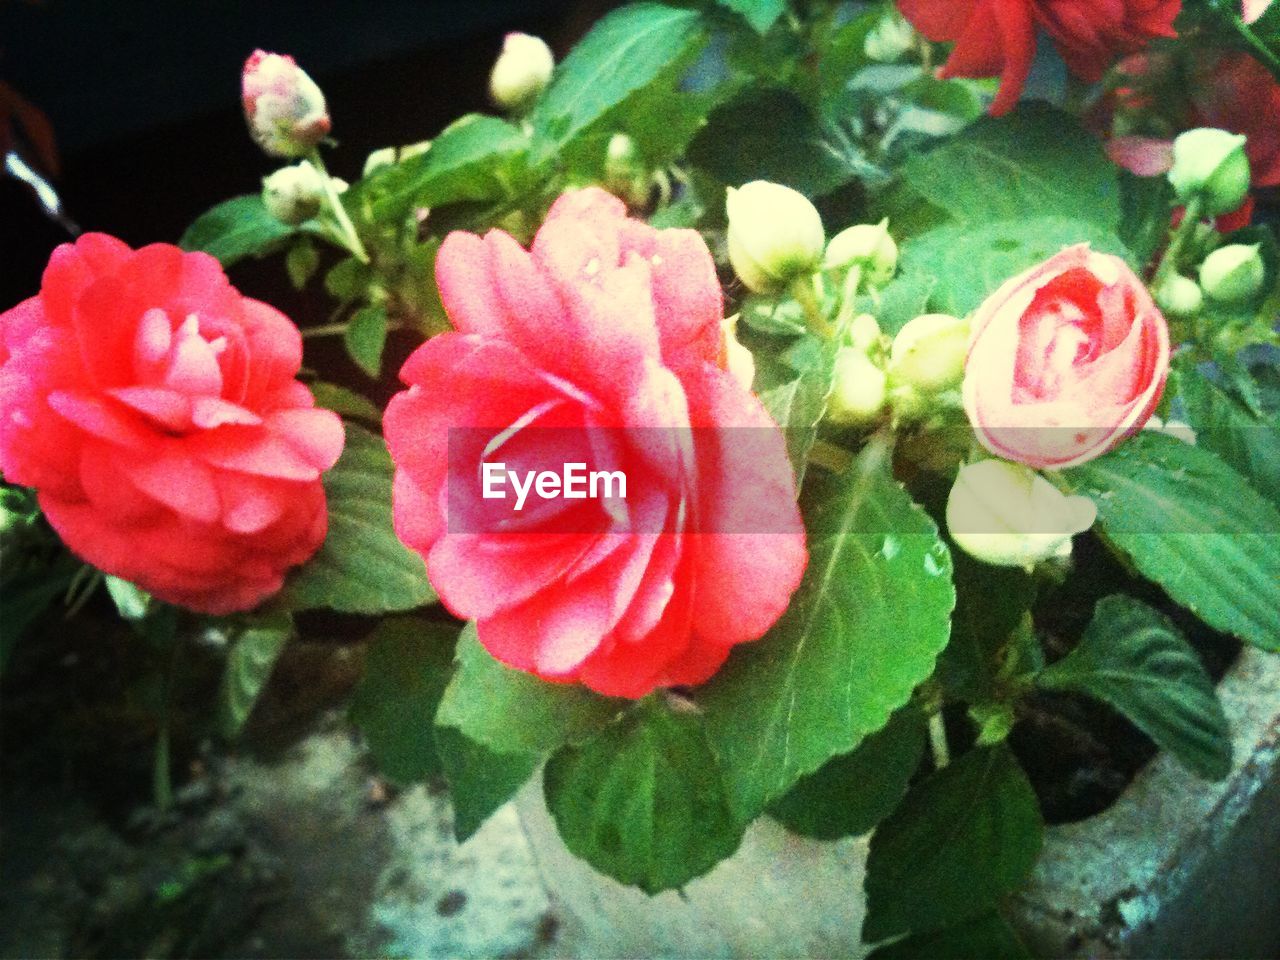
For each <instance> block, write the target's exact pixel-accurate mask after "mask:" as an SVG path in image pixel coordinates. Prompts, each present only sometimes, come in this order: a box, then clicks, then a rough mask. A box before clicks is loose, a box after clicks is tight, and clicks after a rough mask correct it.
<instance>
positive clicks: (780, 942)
mask: <svg viewBox="0 0 1280 960" xmlns="http://www.w3.org/2000/svg"><path fill="white" fill-rule="evenodd" d="M1219 691H1220V694H1221V696H1222V699H1223V704H1224V707H1225V709H1226V712H1227V717H1228V719H1229V720H1230V722H1231V728H1232V730H1233V733H1234V737H1235V757H1236V762H1235V766H1234V768H1233V770H1232V773H1231V775H1230V776H1229V777H1228V778H1227V779H1226V780H1224V781H1222V782H1221V783H1216V784H1210V783H1205V782H1203V781H1200V780H1196V779H1195V778H1193V777H1191V776H1190V775H1188V774H1187V773H1185V772H1184V771H1183V770H1182V769H1181V768H1180V767H1179V766H1178V765H1177V764H1176V763H1175V762H1173V760H1172V759H1171V758H1169V757H1168V756H1165V755H1163V754H1162V755H1160V756H1158V757H1157V758H1156V759H1155V760H1154V761H1153V762H1152V763H1151V764H1149V765H1148V766H1147V767H1145V768H1144V769H1143V770H1142V771H1141V772H1140V773H1139V775H1138V777H1137V779H1136V780H1135V781H1134V783H1133V784H1132V785H1131V786H1130V788H1129V789H1128V790H1127V791H1126V792H1125V793H1124V795H1123V796H1121V798H1120V799H1119V800H1118V801H1117V802H1116V803H1115V804H1114V805H1113V806H1112V807H1111V808H1109V809H1108V810H1106V811H1104V812H1103V813H1101V814H1099V815H1098V816H1095V817H1092V818H1090V819H1088V820H1085V821H1081V822H1080V823H1074V824H1067V825H1063V826H1059V827H1053V828H1051V829H1050V830H1049V831H1048V835H1047V837H1046V842H1045V848H1044V853H1043V855H1042V857H1041V860H1040V862H1039V865H1038V866H1037V869H1036V872H1035V874H1034V876H1033V877H1032V879H1031V881H1030V883H1029V885H1028V886H1027V888H1026V890H1025V891H1024V892H1023V893H1022V894H1020V895H1019V896H1018V897H1017V898H1016V900H1015V903H1014V918H1015V922H1016V924H1017V925H1018V927H1019V928H1020V929H1021V932H1022V934H1023V936H1024V938H1025V939H1026V941H1027V942H1028V944H1029V945H1030V946H1031V947H1032V948H1033V950H1034V952H1036V953H1037V954H1039V955H1042V956H1055V957H1057V956H1124V957H1169V956H1231V957H1274V956H1276V955H1277V952H1278V951H1280V657H1277V656H1274V655H1267V654H1263V653H1261V652H1259V651H1256V650H1253V649H1246V650H1245V651H1244V653H1243V654H1242V655H1241V657H1240V660H1239V661H1238V662H1237V663H1236V665H1235V666H1234V667H1233V668H1232V669H1231V671H1230V672H1229V673H1228V674H1227V676H1226V677H1224V679H1223V681H1222V683H1221V685H1220V687H1219ZM515 804H516V809H517V812H518V813H519V815H520V819H521V822H522V824H523V826H524V831H525V835H526V837H527V838H528V842H529V846H530V849H531V851H532V854H533V856H534V859H535V860H536V861H537V864H538V867H539V871H540V874H541V876H542V879H543V882H544V884H545V885H546V888H547V893H548V897H549V900H550V903H551V909H552V911H553V913H554V914H555V915H556V917H557V919H558V920H559V921H560V927H559V932H558V934H557V937H556V940H555V942H554V944H552V945H551V948H550V952H551V953H552V954H553V955H554V956H562V957H584V958H585V957H594V958H602V957H699V958H701V957H812V956H821V957H858V956H863V955H865V953H866V952H867V950H866V948H865V947H863V946H862V945H861V943H860V937H859V933H860V930H861V926H862V919H863V915H864V912H865V902H864V899H863V896H862V892H861V890H862V881H863V876H864V872H865V866H866V854H867V840H866V838H865V837H863V838H850V839H846V840H841V841H836V842H834V843H824V842H820V841H814V840H807V839H804V838H800V837H796V836H793V835H791V834H789V833H788V832H787V831H786V830H784V829H783V828H782V827H780V826H778V825H777V824H775V823H773V822H772V821H770V820H768V819H761V820H759V821H757V822H756V823H754V824H752V826H751V827H750V828H749V829H748V831H747V835H746V838H745V839H744V841H743V844H742V847H741V849H740V850H739V851H738V853H737V854H735V855H734V856H733V857H731V858H730V859H729V860H727V861H725V862H724V863H721V864H720V865H719V866H717V867H716V868H715V869H714V870H712V871H711V872H710V873H709V874H707V875H706V876H704V877H701V878H699V879H697V880H694V881H693V882H692V883H690V884H689V885H688V886H687V887H686V888H685V889H684V891H683V892H682V894H681V893H675V892H667V893H664V894H662V895H660V896H657V897H652V898H650V897H648V896H646V895H645V894H643V893H641V892H640V891H638V890H636V889H634V888H630V887H624V886H622V885H621V884H618V883H616V882H614V881H612V880H610V879H608V878H606V877H602V876H600V875H599V874H597V873H595V872H594V871H593V870H592V869H591V868H590V867H589V866H587V864H586V863H584V862H583V861H581V860H579V859H577V858H576V857H574V856H573V855H572V854H571V853H569V851H568V850H567V849H566V848H565V846H564V844H563V843H561V842H560V839H559V836H558V835H557V834H556V831H555V824H554V823H553V822H552V820H551V817H550V815H549V814H548V813H547V811H546V808H545V805H544V804H543V800H542V788H541V782H540V780H535V781H534V782H532V783H531V784H529V785H528V786H527V787H526V788H525V789H524V791H523V792H522V793H521V794H520V796H519V797H518V798H517V799H516V801H515Z"/></svg>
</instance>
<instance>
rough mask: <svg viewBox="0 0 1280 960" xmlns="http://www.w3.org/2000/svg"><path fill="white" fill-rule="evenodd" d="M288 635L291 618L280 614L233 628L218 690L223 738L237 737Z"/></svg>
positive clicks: (220, 729)
mask: <svg viewBox="0 0 1280 960" xmlns="http://www.w3.org/2000/svg"><path fill="white" fill-rule="evenodd" d="M292 636H293V618H292V617H291V616H290V615H289V614H288V613H283V612H282V613H270V614H265V615H263V616H260V617H253V618H252V619H249V620H246V621H244V622H243V623H242V624H240V625H238V626H237V628H236V630H235V636H234V639H233V640H232V641H231V648H230V651H229V652H228V654H227V662H226V664H225V665H224V666H223V668H222V682H221V685H220V686H219V689H218V721H217V723H218V732H219V733H220V734H221V735H222V736H223V737H226V738H227V739H232V738H234V737H236V736H239V734H240V731H241V730H242V729H243V728H244V725H245V721H246V720H248V719H249V714H250V713H252V712H253V705H254V704H255V703H257V702H258V697H259V696H260V695H261V693H262V690H263V688H264V687H266V685H267V681H268V680H269V679H271V671H272V670H274V669H275V666H276V660H277V659H279V657H280V652H281V651H282V650H284V647H285V644H287V643H288V642H289V638H290V637H292Z"/></svg>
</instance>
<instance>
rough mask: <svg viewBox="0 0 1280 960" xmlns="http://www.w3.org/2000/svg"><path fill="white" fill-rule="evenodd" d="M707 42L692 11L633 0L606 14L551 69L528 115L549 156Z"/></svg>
mask: <svg viewBox="0 0 1280 960" xmlns="http://www.w3.org/2000/svg"><path fill="white" fill-rule="evenodd" d="M705 42H706V32H705V30H704V28H703V26H702V18H701V16H700V15H699V14H698V13H697V11H694V10H681V9H677V8H675V7H667V6H663V5H661V4H658V3H635V4H631V5H629V6H625V7H623V8H621V9H620V10H615V11H614V12H612V13H610V14H608V15H607V16H605V17H604V18H603V19H601V20H600V21H599V22H598V23H597V24H596V25H595V27H593V28H592V30H591V32H590V33H588V34H587V35H586V37H584V38H583V39H582V41H581V42H580V43H579V44H578V45H577V46H576V47H574V48H573V51H572V52H571V53H570V54H569V55H568V56H567V57H565V59H564V61H563V62H562V63H561V64H560V65H559V67H557V68H556V73H555V77H554V78H553V79H552V81H551V85H550V86H549V87H548V88H547V90H546V91H545V92H544V93H543V95H542V97H541V98H540V99H539V100H538V103H537V104H536V106H535V107H534V108H533V112H532V113H531V114H530V116H529V121H530V123H531V124H532V125H533V127H534V128H535V129H536V130H537V131H538V132H539V134H540V135H541V137H542V139H543V142H542V146H541V153H542V155H543V157H544V159H550V158H551V157H553V156H554V155H555V154H556V153H557V152H558V151H559V150H561V149H563V147H564V146H565V145H566V144H569V143H571V142H572V141H574V140H575V139H577V138H578V137H579V136H580V135H581V134H582V133H583V132H584V131H587V130H588V129H590V128H591V127H592V126H593V125H594V124H595V123H596V122H597V121H598V120H600V119H601V118H602V117H604V116H605V115H606V114H609V113H610V112H611V111H613V109H614V108H615V107H617V106H618V105H619V104H621V103H623V102H624V101H626V100H627V99H628V98H629V97H631V96H632V95H633V94H635V93H636V92H637V91H640V90H642V89H644V88H645V87H647V86H649V85H650V84H652V83H654V82H655V81H657V80H658V79H659V78H661V77H662V76H663V75H664V73H665V72H666V71H667V69H668V68H669V67H670V65H671V64H672V63H674V62H676V61H680V60H683V59H684V58H686V57H687V56H689V55H690V51H692V50H693V49H694V48H695V47H701V45H702V44H703V43H705Z"/></svg>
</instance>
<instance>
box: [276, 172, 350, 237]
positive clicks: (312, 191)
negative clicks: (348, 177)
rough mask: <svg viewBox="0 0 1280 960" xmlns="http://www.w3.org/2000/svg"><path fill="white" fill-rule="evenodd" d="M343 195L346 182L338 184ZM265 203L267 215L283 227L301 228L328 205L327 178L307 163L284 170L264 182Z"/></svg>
mask: <svg viewBox="0 0 1280 960" xmlns="http://www.w3.org/2000/svg"><path fill="white" fill-rule="evenodd" d="M334 186H335V188H338V190H339V192H341V191H342V190H345V189H346V188H347V185H346V183H345V182H343V181H341V180H338V181H335V182H334ZM262 202H263V205H265V206H266V208H267V212H268V213H270V214H271V215H272V216H273V217H275V218H276V219H277V220H279V221H280V222H281V223H290V224H298V223H302V222H303V221H304V220H310V219H311V218H312V217H314V216H316V215H317V214H318V213H319V212H320V207H321V205H322V204H323V203H324V177H323V176H321V174H320V171H319V170H317V169H316V168H315V167H313V166H312V165H311V163H310V162H309V161H307V160H303V161H302V162H301V163H296V164H294V165H293V166H291V167H281V168H280V169H279V170H277V171H276V172H275V173H273V174H271V175H270V176H267V177H263V178H262Z"/></svg>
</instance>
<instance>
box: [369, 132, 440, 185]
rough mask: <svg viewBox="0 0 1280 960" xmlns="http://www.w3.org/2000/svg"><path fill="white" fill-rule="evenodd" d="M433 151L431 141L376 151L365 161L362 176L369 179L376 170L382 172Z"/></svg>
mask: <svg viewBox="0 0 1280 960" xmlns="http://www.w3.org/2000/svg"><path fill="white" fill-rule="evenodd" d="M430 149H431V141H430V140H422V141H419V142H418V143H409V144H406V145H405V146H403V147H383V148H382V149H381V150H375V151H373V153H371V154H369V156H368V157H366V158H365V161H364V170H362V171H361V174H360V175H361V176H363V177H367V176H369V174H371V173H373V172H374V171H375V170H381V169H382V168H383V167H389V166H392V165H393V164H396V163H400V162H401V161H404V160H408V159H410V158H411V157H416V156H418V155H419V154H422V153H426V152H427V151H428V150H430Z"/></svg>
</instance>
